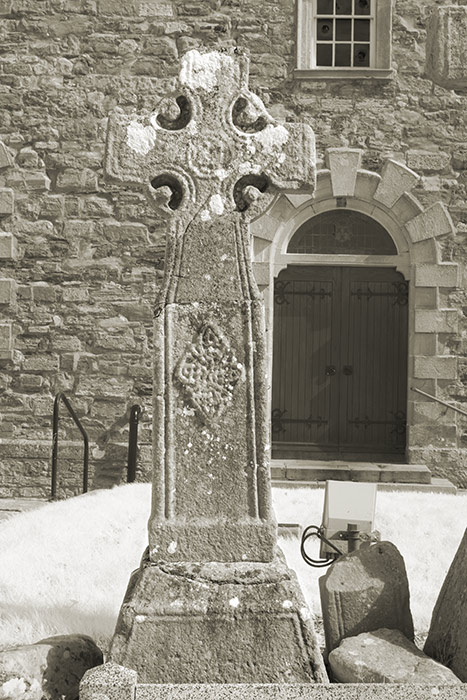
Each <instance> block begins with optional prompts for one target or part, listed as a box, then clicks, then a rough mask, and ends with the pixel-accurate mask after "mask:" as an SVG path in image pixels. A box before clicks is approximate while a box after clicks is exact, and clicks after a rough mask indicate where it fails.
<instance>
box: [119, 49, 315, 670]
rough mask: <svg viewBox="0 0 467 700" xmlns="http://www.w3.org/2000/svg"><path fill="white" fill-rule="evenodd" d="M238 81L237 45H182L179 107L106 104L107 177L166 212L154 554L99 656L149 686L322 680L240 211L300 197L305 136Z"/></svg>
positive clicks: (308, 164)
mask: <svg viewBox="0 0 467 700" xmlns="http://www.w3.org/2000/svg"><path fill="white" fill-rule="evenodd" d="M247 78H248V62H247V59H246V57H245V55H244V54H243V52H241V51H239V50H235V51H230V50H229V51H226V52H223V53H219V52H210V53H199V52H198V51H196V50H192V51H189V52H188V53H187V54H186V56H185V57H184V59H183V61H182V66H181V70H180V74H179V78H178V92H177V93H175V101H174V102H170V101H169V100H165V101H163V102H162V104H161V107H160V109H159V110H157V111H156V112H154V113H152V114H150V115H146V116H145V117H144V118H139V119H135V118H129V117H126V116H125V115H124V114H122V113H121V112H116V113H115V114H114V115H113V116H112V118H111V120H110V125H109V134H108V140H107V145H108V150H107V153H106V167H107V172H108V173H109V174H110V175H112V176H113V177H117V178H119V179H121V180H126V179H128V178H130V179H132V180H133V181H134V182H139V183H141V184H144V185H146V188H147V183H148V182H150V183H151V187H152V192H151V191H150V190H148V194H149V196H150V197H151V198H152V199H153V201H154V204H155V206H156V208H158V211H159V213H160V216H163V217H164V219H165V220H167V219H168V215H169V214H170V213H171V210H172V211H175V212H176V213H175V215H174V216H173V221H172V223H171V225H170V226H169V229H170V233H169V238H168V243H167V254H166V258H167V261H168V264H167V266H166V268H165V274H164V285H163V290H162V292H161V294H160V296H159V299H158V302H157V304H158V306H157V312H156V314H155V315H156V321H155V334H154V336H155V385H154V386H155V391H154V394H155V396H154V416H155V419H154V424H153V433H154V479H153V508H152V513H151V518H150V521H149V549H148V556H147V558H145V559H144V560H143V563H142V565H141V567H140V569H139V570H138V571H137V572H135V574H134V575H133V577H132V579H131V580H130V583H129V587H128V591H127V594H126V597H125V600H124V602H123V605H122V609H121V612H120V616H119V620H118V623H117V628H116V632H115V636H114V640H113V643H112V648H111V652H110V655H111V659H112V661H114V662H116V663H118V664H121V665H124V666H127V667H129V668H133V669H134V670H136V671H138V674H139V676H140V679H142V680H143V681H145V682H158V683H161V682H163V681H167V680H169V681H170V682H173V683H190V682H196V681H198V682H199V681H202V682H219V683H226V682H236V683H241V682H247V681H253V680H261V681H263V682H273V681H280V682H292V683H293V682H298V681H302V682H306V681H308V682H311V683H314V682H326V680H327V676H326V673H325V670H324V666H323V661H322V658H321V655H320V653H319V650H318V647H317V641H316V636H315V633H314V628H313V625H312V622H311V619H310V615H309V612H308V610H307V608H306V606H305V603H304V600H303V597H302V596H301V593H300V589H299V586H298V582H297V580H296V578H295V576H294V575H293V574H292V573H291V572H290V571H289V570H288V569H287V567H286V566H285V564H284V562H283V561H279V560H278V559H277V554H276V530H277V526H276V523H275V519H274V514H273V511H272V507H271V488H270V474H269V451H270V447H269V444H268V440H269V438H268V435H269V426H268V419H267V417H266V407H267V398H266V378H267V371H266V362H267V358H266V353H265V338H264V319H263V309H262V304H261V298H260V294H259V291H258V287H257V285H256V283H255V280H254V276H253V273H252V269H251V262H250V256H249V253H248V248H249V242H250V232H249V220H250V218H251V217H253V216H257V215H258V214H259V213H260V211H262V210H263V209H264V208H265V207H267V206H268V205H269V204H270V203H271V201H272V196H273V192H274V190H275V188H276V187H278V186H282V187H288V188H290V189H292V190H294V189H297V188H299V187H300V186H306V187H307V189H308V190H310V189H312V184H313V181H314V141H313V133H312V131H311V130H310V129H307V128H304V127H303V128H302V127H300V126H292V127H289V128H288V129H286V128H285V127H284V126H282V125H280V124H278V123H276V122H274V120H273V119H272V118H271V117H270V116H269V115H268V114H267V112H266V111H265V109H264V107H263V105H262V103H261V102H260V101H259V100H258V98H256V97H255V96H254V95H252V94H251V93H250V92H249V91H248V85H247ZM263 193H264V196H262V195H263ZM193 562H195V563H193ZM225 562H228V563H225Z"/></svg>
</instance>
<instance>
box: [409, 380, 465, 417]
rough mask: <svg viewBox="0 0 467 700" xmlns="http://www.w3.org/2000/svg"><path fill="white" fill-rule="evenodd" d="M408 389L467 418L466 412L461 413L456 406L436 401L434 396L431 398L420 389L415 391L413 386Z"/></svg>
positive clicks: (430, 395)
mask: <svg viewBox="0 0 467 700" xmlns="http://www.w3.org/2000/svg"><path fill="white" fill-rule="evenodd" d="M410 388H411V390H412V391H416V392H417V394H421V395H422V396H426V397H427V398H428V399H431V400H432V401H436V402H437V403H440V404H442V405H443V406H446V407H447V408H451V409H452V410H453V411H457V413H460V414H462V415H463V416H467V411H463V410H462V409H461V408H457V406H453V405H452V403H448V402H447V401H443V400H442V399H438V398H436V396H433V395H432V394H427V393H426V391H422V390H421V389H417V388H416V387H414V386H411V387H410Z"/></svg>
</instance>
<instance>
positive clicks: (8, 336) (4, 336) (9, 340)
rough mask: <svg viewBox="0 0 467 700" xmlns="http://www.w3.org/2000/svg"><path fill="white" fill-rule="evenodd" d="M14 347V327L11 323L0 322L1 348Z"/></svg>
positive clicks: (8, 348)
mask: <svg viewBox="0 0 467 700" xmlns="http://www.w3.org/2000/svg"><path fill="white" fill-rule="evenodd" d="M12 348H13V329H12V324H11V323H0V350H11V349H12Z"/></svg>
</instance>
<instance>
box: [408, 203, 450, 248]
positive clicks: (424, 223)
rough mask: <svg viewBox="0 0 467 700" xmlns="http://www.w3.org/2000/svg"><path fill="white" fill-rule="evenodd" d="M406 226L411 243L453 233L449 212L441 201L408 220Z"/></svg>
mask: <svg viewBox="0 0 467 700" xmlns="http://www.w3.org/2000/svg"><path fill="white" fill-rule="evenodd" d="M406 228H407V231H408V232H409V235H410V238H411V239H412V242H413V243H418V242H419V241H424V240H426V239H427V238H433V237H434V238H436V237H438V236H445V235H447V234H449V233H454V226H453V223H452V220H451V217H450V215H449V212H448V210H447V209H446V207H445V205H444V204H442V203H441V202H436V204H433V205H432V206H431V207H429V208H428V209H426V210H425V211H424V212H423V213H422V214H419V215H418V216H416V217H415V219H412V221H408V222H407V223H406Z"/></svg>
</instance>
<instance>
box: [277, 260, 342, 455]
mask: <svg viewBox="0 0 467 700" xmlns="http://www.w3.org/2000/svg"><path fill="white" fill-rule="evenodd" d="M306 269H309V268H306ZM336 269H337V268H313V275H312V276H310V275H309V274H308V275H307V274H306V273H305V275H304V274H303V271H302V270H301V269H300V268H298V269H297V268H289V269H288V270H287V272H288V274H287V275H284V276H280V277H279V279H278V280H277V281H276V284H275V291H274V312H275V321H274V324H275V330H274V347H273V357H274V358H277V361H276V360H274V362H273V387H274V389H273V409H272V432H273V440H278V441H279V442H287V443H297V444H298V443H301V444H312V445H313V444H324V445H325V444H328V443H331V442H335V441H336V440H337V438H338V419H337V416H336V415H335V414H333V413H332V412H331V406H333V405H335V404H336V400H337V397H336V396H335V391H336V383H335V382H334V381H333V380H334V376H332V375H331V374H329V372H330V371H331V370H329V369H328V368H330V367H337V364H336V363H337V357H336V354H335V350H334V349H333V342H332V341H333V337H335V335H336V332H337V329H338V320H337V318H336V314H335V308H334V307H335V305H336V285H337V282H338V274H337V272H336ZM327 371H328V373H327Z"/></svg>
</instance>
